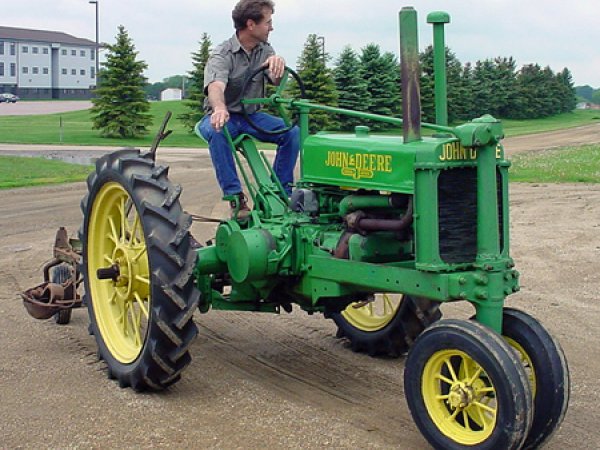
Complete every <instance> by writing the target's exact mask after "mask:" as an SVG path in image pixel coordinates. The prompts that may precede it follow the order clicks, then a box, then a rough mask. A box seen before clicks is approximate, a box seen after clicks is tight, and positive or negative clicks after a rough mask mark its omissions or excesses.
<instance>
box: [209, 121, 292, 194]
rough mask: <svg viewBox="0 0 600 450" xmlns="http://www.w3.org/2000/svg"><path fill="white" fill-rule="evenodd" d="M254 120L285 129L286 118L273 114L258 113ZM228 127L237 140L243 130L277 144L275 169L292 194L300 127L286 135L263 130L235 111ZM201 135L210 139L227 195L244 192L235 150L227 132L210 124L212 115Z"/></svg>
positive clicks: (268, 126)
mask: <svg viewBox="0 0 600 450" xmlns="http://www.w3.org/2000/svg"><path fill="white" fill-rule="evenodd" d="M251 117H252V121H253V122H254V123H255V124H256V125H258V126H259V127H261V128H263V129H265V130H269V131H274V130H280V129H282V128H285V124H284V122H283V120H282V119H280V118H278V117H274V116H271V115H270V114H266V113H262V112H256V113H254V114H252V115H251ZM226 126H227V130H229V133H230V134H231V137H232V138H233V139H235V138H236V137H237V136H239V135H240V134H242V133H246V134H249V135H251V136H254V137H255V138H257V139H258V140H259V141H262V142H271V143H273V144H277V156H276V157H275V163H274V164H273V169H274V171H275V174H276V175H277V177H278V178H279V181H280V182H281V184H282V185H283V188H284V189H285V190H286V192H287V193H288V195H289V194H291V192H292V187H291V184H292V182H293V181H294V166H295V165H296V160H297V159H298V152H299V150H300V130H299V129H298V127H294V128H292V129H291V130H290V131H287V132H286V133H282V134H265V133H261V132H259V131H257V130H255V129H254V128H252V127H251V126H250V124H249V123H248V122H247V121H246V119H244V116H243V115H242V114H231V115H230V117H229V121H228V122H227V125H226ZM198 129H199V131H200V134H201V135H202V137H203V138H204V139H206V141H207V142H208V149H209V152H210V157H211V159H212V162H213V166H214V167H215V172H216V175H217V181H218V182H219V185H220V186H221V190H222V191H223V195H231V194H237V193H239V192H242V185H241V183H240V179H239V178H238V174H237V170H236V168H235V162H234V159H233V153H232V152H231V148H230V147H229V143H228V142H227V138H226V137H225V134H224V133H223V132H217V131H216V130H215V129H214V128H213V127H212V125H211V124H210V114H207V115H205V116H204V117H203V118H202V120H201V121H200V126H199V127H198Z"/></svg>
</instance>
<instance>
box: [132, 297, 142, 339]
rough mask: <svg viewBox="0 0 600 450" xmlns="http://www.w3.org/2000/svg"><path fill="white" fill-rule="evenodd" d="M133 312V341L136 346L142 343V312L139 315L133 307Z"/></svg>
mask: <svg viewBox="0 0 600 450" xmlns="http://www.w3.org/2000/svg"><path fill="white" fill-rule="evenodd" d="M130 311H131V325H132V328H133V339H134V342H135V345H140V344H141V343H142V335H141V334H140V328H141V326H142V325H141V324H142V312H141V310H140V312H139V313H136V311H135V308H134V307H133V305H132V306H131V308H130Z"/></svg>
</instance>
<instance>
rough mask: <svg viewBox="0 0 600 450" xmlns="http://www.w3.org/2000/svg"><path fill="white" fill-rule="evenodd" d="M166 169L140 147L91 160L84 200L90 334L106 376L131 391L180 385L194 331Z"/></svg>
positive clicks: (180, 229) (182, 216)
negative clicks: (96, 345) (90, 171)
mask: <svg viewBox="0 0 600 450" xmlns="http://www.w3.org/2000/svg"><path fill="white" fill-rule="evenodd" d="M167 172H168V169H167V168H165V167H161V166H155V165H154V162H153V160H152V158H151V157H150V155H140V153H139V151H138V150H121V151H118V152H115V153H111V154H109V155H106V156H104V157H103V158H101V159H99V160H98V161H97V163H96V170H95V172H93V173H92V174H91V175H90V176H89V177H88V181H87V183H88V189H89V192H88V194H87V195H86V196H85V197H84V199H83V200H82V210H83V215H84V222H83V226H82V229H81V230H80V239H81V241H82V244H83V268H82V271H83V278H84V283H85V291H86V297H87V299H86V300H87V301H86V303H87V305H88V312H89V316H90V322H91V327H90V329H91V332H92V333H93V334H94V336H95V339H96V342H97V344H98V349H99V355H100V357H101V358H102V359H104V360H105V362H106V364H107V366H108V375H109V377H110V378H116V379H117V380H118V382H119V385H120V386H121V387H128V386H131V387H133V388H134V389H136V390H145V389H152V390H159V389H163V388H166V387H168V386H169V385H171V384H173V383H175V382H176V381H178V380H179V379H180V377H181V372H182V371H183V369H184V368H185V367H186V366H187V365H188V364H189V363H190V361H191V358H190V355H189V347H190V345H191V343H192V341H193V340H194V338H195V337H196V335H197V332H198V331H197V329H196V325H195V324H194V322H193V320H192V315H193V313H194V311H195V309H196V307H197V305H198V302H199V299H200V294H199V292H198V291H197V290H196V289H195V287H194V281H193V277H192V270H193V268H194V264H195V258H196V255H195V252H194V251H193V250H192V248H191V247H190V234H189V227H190V225H191V218H190V216H189V215H188V214H186V213H184V212H183V210H182V208H181V205H180V203H179V195H180V193H181V188H180V187H179V186H178V185H173V184H172V183H171V182H170V181H169V180H168V178H167Z"/></svg>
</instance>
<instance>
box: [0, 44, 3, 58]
mask: <svg viewBox="0 0 600 450" xmlns="http://www.w3.org/2000/svg"><path fill="white" fill-rule="evenodd" d="M0 55H4V41H0Z"/></svg>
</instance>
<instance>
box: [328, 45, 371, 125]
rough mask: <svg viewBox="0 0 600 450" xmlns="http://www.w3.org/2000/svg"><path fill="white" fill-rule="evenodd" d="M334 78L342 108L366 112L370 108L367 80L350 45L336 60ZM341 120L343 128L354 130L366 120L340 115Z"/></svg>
mask: <svg viewBox="0 0 600 450" xmlns="http://www.w3.org/2000/svg"><path fill="white" fill-rule="evenodd" d="M334 78H335V85H336V88H337V92H338V104H339V107H340V108H345V109H352V110H354V111H364V112H366V111H368V110H369V105H370V96H369V91H368V89H367V82H366V81H365V79H364V77H363V72H362V69H361V67H360V63H359V60H358V56H357V55H356V53H355V52H354V50H352V48H350V47H349V46H346V47H345V48H344V49H343V50H342V53H341V54H340V56H339V58H338V60H337V61H336V66H335V70H334ZM339 121H340V128H341V129H342V130H352V129H353V128H354V127H355V126H356V125H360V124H362V123H363V122H364V121H363V120H361V119H357V118H354V117H349V116H345V115H340V116H339Z"/></svg>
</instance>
